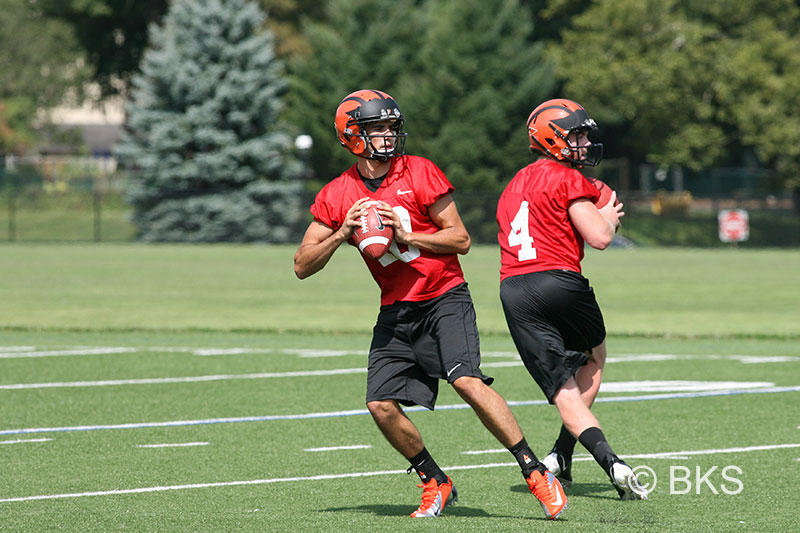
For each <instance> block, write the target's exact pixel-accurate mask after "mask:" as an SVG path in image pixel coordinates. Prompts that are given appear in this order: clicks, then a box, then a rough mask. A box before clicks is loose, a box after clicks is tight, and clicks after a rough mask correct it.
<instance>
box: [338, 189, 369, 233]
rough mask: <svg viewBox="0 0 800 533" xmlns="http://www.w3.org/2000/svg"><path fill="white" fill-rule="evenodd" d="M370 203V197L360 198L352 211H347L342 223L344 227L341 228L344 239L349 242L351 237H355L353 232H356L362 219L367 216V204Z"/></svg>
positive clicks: (351, 208)
mask: <svg viewBox="0 0 800 533" xmlns="http://www.w3.org/2000/svg"><path fill="white" fill-rule="evenodd" d="M369 201H371V200H370V198H369V197H368V196H365V197H363V198H359V199H358V200H356V202H355V203H354V204H353V205H352V206H351V207H350V209H348V210H347V214H346V215H345V216H344V220H343V221H342V227H341V228H339V231H340V232H341V235H342V237H344V238H345V239H346V240H349V239H350V237H352V236H353V231H355V229H356V227H358V226H360V225H361V217H362V216H363V215H366V214H367V209H366V204H367V202H369Z"/></svg>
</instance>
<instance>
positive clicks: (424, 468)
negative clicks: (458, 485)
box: [408, 448, 447, 483]
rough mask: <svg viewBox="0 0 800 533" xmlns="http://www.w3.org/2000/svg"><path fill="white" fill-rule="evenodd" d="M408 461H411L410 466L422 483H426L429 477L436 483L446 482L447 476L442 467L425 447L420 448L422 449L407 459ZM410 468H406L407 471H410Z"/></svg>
mask: <svg viewBox="0 0 800 533" xmlns="http://www.w3.org/2000/svg"><path fill="white" fill-rule="evenodd" d="M408 462H409V463H411V468H413V469H414V470H416V471H417V475H418V476H419V478H420V479H421V480H422V482H423V483H427V482H428V480H430V479H431V478H433V479H435V480H436V481H437V482H438V483H447V476H446V475H444V472H442V469H441V468H439V465H437V464H436V461H434V460H433V457H431V454H430V453H428V449H427V448H422V451H421V452H419V453H418V454H417V455H415V456H414V457H412V458H411V459H409V460H408ZM411 468H409V469H408V472H409V473H411Z"/></svg>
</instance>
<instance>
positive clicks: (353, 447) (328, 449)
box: [303, 444, 372, 452]
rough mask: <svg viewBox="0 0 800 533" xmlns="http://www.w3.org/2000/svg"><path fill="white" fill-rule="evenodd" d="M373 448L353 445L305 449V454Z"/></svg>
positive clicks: (367, 445)
mask: <svg viewBox="0 0 800 533" xmlns="http://www.w3.org/2000/svg"><path fill="white" fill-rule="evenodd" d="M369 448H372V446H371V445H369V444H351V445H349V446H325V447H322V448H305V449H304V450H303V451H304V452H336V451H339V450H367V449H369Z"/></svg>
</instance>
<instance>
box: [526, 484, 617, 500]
mask: <svg viewBox="0 0 800 533" xmlns="http://www.w3.org/2000/svg"><path fill="white" fill-rule="evenodd" d="M511 492H529V490H528V486H527V485H513V486H512V487H511ZM565 492H566V493H567V499H569V498H570V497H571V496H581V497H583V498H597V499H600V500H619V497H618V496H617V493H616V491H615V490H614V487H613V486H612V485H611V482H609V483H573V484H572V486H571V487H570V488H569V489H566V490H565Z"/></svg>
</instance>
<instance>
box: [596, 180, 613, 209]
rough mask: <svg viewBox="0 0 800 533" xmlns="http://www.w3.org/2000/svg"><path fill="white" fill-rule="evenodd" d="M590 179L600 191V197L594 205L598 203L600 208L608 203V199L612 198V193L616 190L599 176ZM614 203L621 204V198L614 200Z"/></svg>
mask: <svg viewBox="0 0 800 533" xmlns="http://www.w3.org/2000/svg"><path fill="white" fill-rule="evenodd" d="M589 181H591V182H592V184H593V185H594V186H595V187H597V189H598V190H599V191H600V199H599V200H597V201H596V202H595V203H594V205H596V206H597V208H598V209H601V208H603V207H605V206H606V205H608V201H609V200H611V193H612V192H614V189H612V188H611V187H609V186H608V185H607V184H606V183H604V182H603V181H602V180H599V179H597V178H589ZM614 205H619V198H617V199H616V200H614Z"/></svg>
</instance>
